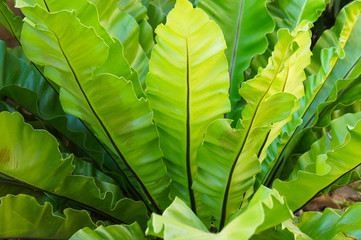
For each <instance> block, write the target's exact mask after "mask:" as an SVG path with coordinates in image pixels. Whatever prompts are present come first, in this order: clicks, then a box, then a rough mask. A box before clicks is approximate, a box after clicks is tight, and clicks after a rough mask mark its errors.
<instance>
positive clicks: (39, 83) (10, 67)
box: [0, 41, 115, 168]
mask: <svg viewBox="0 0 361 240" xmlns="http://www.w3.org/2000/svg"><path fill="white" fill-rule="evenodd" d="M5 73H6V74H5ZM0 96H7V97H9V98H11V99H12V100H14V101H15V102H16V103H17V104H19V105H20V106H22V107H24V108H25V109H26V110H27V111H30V112H31V113H32V114H34V115H35V116H36V118H39V119H41V120H42V121H45V122H46V124H49V125H50V126H51V127H53V128H55V129H56V130H57V131H58V132H59V133H61V134H62V135H63V136H65V137H66V138H68V139H69V140H70V141H71V142H73V143H75V144H76V145H77V146H78V147H79V148H80V149H82V150H83V151H85V152H86V153H87V154H88V155H89V156H91V157H92V158H93V160H95V161H96V162H97V163H98V164H99V165H100V166H102V165H103V163H104V162H105V165H106V166H107V167H108V168H114V166H115V165H114V162H113V160H112V159H111V158H110V156H109V155H108V154H107V153H106V152H105V151H104V149H103V147H102V146H101V145H100V144H99V143H98V141H97V140H96V139H95V138H94V136H93V135H92V134H91V133H90V132H89V130H88V129H86V127H85V126H84V124H83V123H81V122H80V121H79V119H77V118H75V117H74V116H71V115H69V114H66V113H64V111H63V109H62V107H61V105H60V101H59V96H58V94H57V93H56V91H55V90H54V89H53V88H52V87H51V86H50V85H49V84H48V83H47V82H46V81H45V79H44V78H43V77H42V76H41V75H40V73H39V72H38V70H37V69H36V68H35V67H34V66H33V65H30V64H27V63H26V62H24V61H23V60H21V59H18V58H16V57H15V56H13V55H12V54H9V53H8V51H7V49H6V45H5V43H4V42H2V41H1V42H0Z"/></svg>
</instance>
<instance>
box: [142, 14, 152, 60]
mask: <svg viewBox="0 0 361 240" xmlns="http://www.w3.org/2000/svg"><path fill="white" fill-rule="evenodd" d="M139 43H140V45H141V46H142V48H143V50H144V52H145V54H146V55H147V57H148V58H150V53H151V51H152V48H153V46H154V44H155V43H154V40H153V29H152V26H151V25H150V24H149V23H148V21H146V20H143V21H142V22H141V23H140V24H139Z"/></svg>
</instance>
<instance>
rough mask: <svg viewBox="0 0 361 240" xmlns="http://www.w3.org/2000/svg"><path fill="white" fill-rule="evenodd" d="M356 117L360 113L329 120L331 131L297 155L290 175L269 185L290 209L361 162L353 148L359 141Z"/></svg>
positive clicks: (305, 201) (358, 126) (360, 124)
mask: <svg viewBox="0 0 361 240" xmlns="http://www.w3.org/2000/svg"><path fill="white" fill-rule="evenodd" d="M360 117H361V113H356V114H347V115H344V116H343V117H341V118H338V119H336V120H334V121H333V122H331V132H330V133H327V134H326V135H324V136H323V137H322V138H321V139H320V140H318V141H317V142H315V143H314V144H312V146H311V150H310V151H308V152H306V153H305V154H303V155H302V156H301V157H300V159H299V160H298V162H297V166H296V168H295V169H294V171H293V172H292V174H291V175H290V178H289V179H288V180H287V181H281V180H279V179H277V180H276V181H275V182H274V184H273V187H274V188H275V189H277V190H278V191H279V192H280V194H281V195H283V196H285V198H286V199H287V202H288V205H289V207H290V209H291V210H292V211H296V210H297V209H299V208H301V207H302V206H303V205H304V204H305V203H307V202H308V201H309V200H310V199H311V198H313V197H314V196H316V195H317V194H318V192H320V191H321V190H322V189H324V188H326V187H328V186H329V185H330V184H332V183H333V182H335V181H336V180H337V179H338V178H340V177H342V176H343V175H344V174H346V173H348V172H349V171H351V170H353V169H354V168H356V167H357V166H358V165H359V164H361V155H360V153H359V152H358V151H357V146H358V145H359V144H360V141H361V122H360V121H359V119H360ZM316 182H317V184H314V183H316ZM294 189H297V191H294Z"/></svg>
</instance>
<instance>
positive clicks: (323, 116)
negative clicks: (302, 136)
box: [315, 62, 361, 127]
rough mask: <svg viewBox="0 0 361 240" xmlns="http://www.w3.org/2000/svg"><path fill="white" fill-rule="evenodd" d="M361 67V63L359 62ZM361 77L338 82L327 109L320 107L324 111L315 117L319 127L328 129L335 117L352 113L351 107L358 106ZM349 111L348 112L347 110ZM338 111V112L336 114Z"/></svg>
mask: <svg viewBox="0 0 361 240" xmlns="http://www.w3.org/2000/svg"><path fill="white" fill-rule="evenodd" d="M359 64H360V66H361V62H359ZM360 92H361V77H360V76H359V77H358V78H356V79H352V78H351V79H343V80H339V81H337V82H336V86H335V88H334V89H333V90H332V92H331V94H330V96H329V98H328V99H327V102H326V103H323V104H327V106H326V107H322V106H320V108H322V111H321V112H319V113H318V114H317V115H316V116H315V117H317V118H318V120H317V123H316V124H315V125H316V126H317V127H326V126H328V125H329V123H330V121H331V120H332V118H333V117H336V116H342V115H343V114H342V113H348V112H350V110H349V106H350V107H352V105H353V104H355V106H356V105H357V102H359V101H360V99H361V94H360ZM346 109H347V110H346ZM335 111H336V112H335Z"/></svg>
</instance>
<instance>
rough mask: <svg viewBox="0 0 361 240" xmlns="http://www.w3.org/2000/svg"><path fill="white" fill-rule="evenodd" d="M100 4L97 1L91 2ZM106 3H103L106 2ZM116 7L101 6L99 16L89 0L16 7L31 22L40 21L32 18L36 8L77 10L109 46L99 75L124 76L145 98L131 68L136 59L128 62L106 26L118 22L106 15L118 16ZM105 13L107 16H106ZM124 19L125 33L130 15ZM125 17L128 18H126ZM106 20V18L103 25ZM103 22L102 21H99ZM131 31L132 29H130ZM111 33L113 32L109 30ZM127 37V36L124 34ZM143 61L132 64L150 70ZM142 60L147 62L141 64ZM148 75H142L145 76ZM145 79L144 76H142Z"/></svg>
mask: <svg viewBox="0 0 361 240" xmlns="http://www.w3.org/2000/svg"><path fill="white" fill-rule="evenodd" d="M92 2H97V1H95V0H94V1H92ZM103 2H104V1H103ZM115 4H116V3H114V4H113V7H114V8H110V9H109V6H108V5H107V6H102V9H103V10H104V11H102V12H99V16H98V10H97V8H96V6H95V5H94V4H91V3H90V2H88V1H87V0H74V1H67V2H61V1H56V0H45V1H43V0H18V1H17V2H16V7H19V8H21V9H22V11H23V13H24V14H25V15H26V16H27V17H28V18H29V19H30V20H32V21H34V22H37V16H34V17H33V16H32V14H33V11H34V10H32V9H34V6H35V5H39V6H41V8H42V9H44V10H45V11H47V12H57V11H61V10H69V11H72V10H75V11H76V18H77V19H79V20H80V22H81V23H82V24H84V25H86V26H87V27H93V28H94V30H95V32H96V34H98V35H99V36H100V37H101V38H103V40H104V42H105V44H107V45H108V46H109V55H108V58H107V60H106V63H105V64H104V65H103V68H100V69H97V73H98V74H99V73H105V72H106V73H111V74H114V75H116V76H118V77H125V78H126V79H129V80H131V81H132V83H133V86H134V91H135V92H136V94H137V96H138V97H144V92H143V90H142V88H141V85H140V81H139V76H138V74H137V72H136V71H134V69H132V68H131V67H130V66H129V64H128V62H127V60H128V61H130V60H134V59H130V60H129V59H127V60H126V57H127V56H124V49H123V45H122V44H121V43H120V41H119V40H117V39H116V38H114V37H113V36H111V35H110V34H109V33H108V32H107V30H108V29H107V30H106V29H105V28H104V27H103V25H104V26H105V27H109V25H108V22H109V21H110V22H112V20H115V21H118V20H119V16H117V17H115V16H114V17H115V18H110V17H109V16H108V15H107V14H110V13H109V10H110V11H112V14H113V13H114V12H115V14H118V15H119V10H118V9H117V8H116V7H115ZM104 14H105V16H104ZM120 14H121V15H122V16H121V22H122V23H123V28H122V30H124V28H125V26H124V24H126V23H124V20H125V21H128V20H129V18H131V17H130V16H126V14H122V13H120ZM123 15H125V16H123ZM104 18H107V20H105V22H104ZM99 20H100V21H101V22H100V21H99ZM131 29H132V28H131ZM109 30H111V29H109ZM125 36H128V35H125ZM138 60H140V62H131V64H134V65H136V66H137V67H139V68H141V69H142V71H144V70H145V71H147V66H148V65H147V64H148V60H147V59H144V58H140V59H138ZM142 60H145V63H144V61H143V62H142ZM144 74H145V73H143V75H144ZM143 78H144V76H143Z"/></svg>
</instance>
